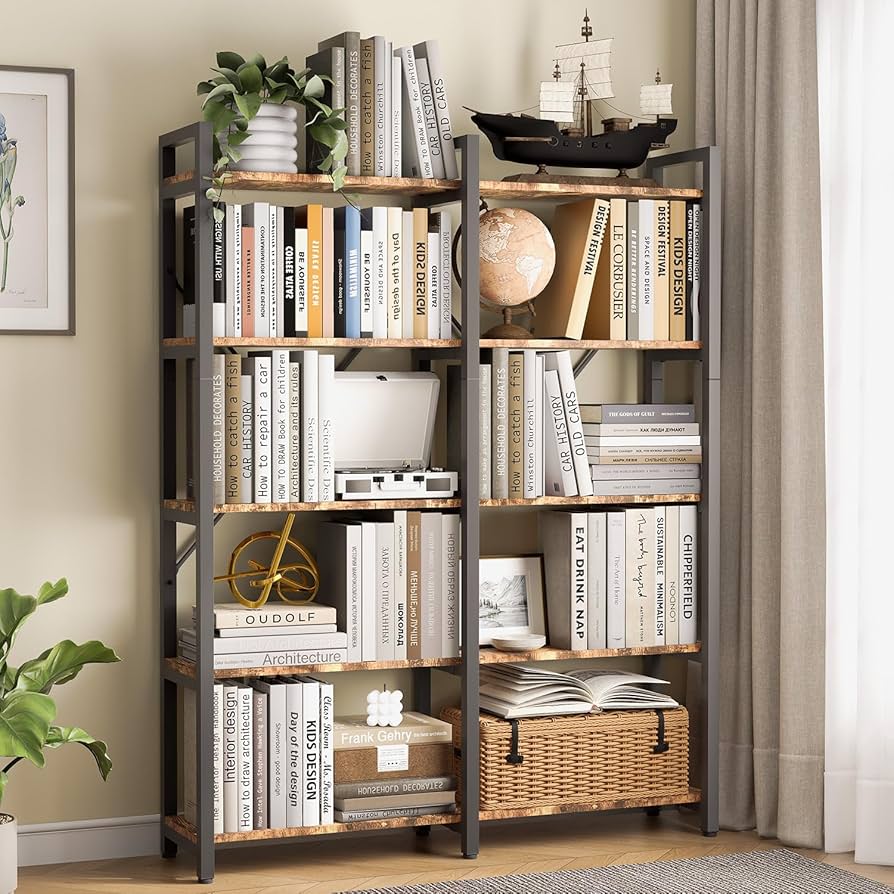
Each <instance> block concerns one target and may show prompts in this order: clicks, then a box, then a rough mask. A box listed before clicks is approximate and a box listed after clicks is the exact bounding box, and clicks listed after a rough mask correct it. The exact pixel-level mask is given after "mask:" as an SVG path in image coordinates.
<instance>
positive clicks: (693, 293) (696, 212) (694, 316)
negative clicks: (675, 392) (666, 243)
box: [687, 202, 702, 341]
mask: <svg viewBox="0 0 894 894" xmlns="http://www.w3.org/2000/svg"><path fill="white" fill-rule="evenodd" d="M701 228H702V208H701V205H700V204H699V203H698V202H693V203H692V271H691V272H692V289H691V290H690V292H689V299H688V301H687V309H688V312H689V318H690V319H691V321H692V323H691V327H690V329H691V334H690V332H689V330H687V334H688V335H689V337H690V338H692V339H693V340H694V341H698V340H699V339H700V338H701V337H702V334H701V315H700V312H699V293H700V291H701Z"/></svg>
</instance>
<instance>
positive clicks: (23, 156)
mask: <svg viewBox="0 0 894 894" xmlns="http://www.w3.org/2000/svg"><path fill="white" fill-rule="evenodd" d="M74 288H75V284H74V72H73V71H72V70H71V69H66V68H16V67H10V66H5V65H0V335H11V334H16V335H25V334H34V335H74V331H75V316H74Z"/></svg>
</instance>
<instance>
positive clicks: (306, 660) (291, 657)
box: [180, 646, 348, 673]
mask: <svg viewBox="0 0 894 894" xmlns="http://www.w3.org/2000/svg"><path fill="white" fill-rule="evenodd" d="M180 648H181V651H182V653H183V656H184V658H188V660H190V661H195V659H196V653H195V651H194V650H190V648H189V647H187V646H181V647H180ZM347 660H348V650H347V649H342V648H339V649H298V650H289V651H287V652H265V651H260V650H259V651H257V652H234V653H232V654H230V653H225V654H216V655H215V656H214V669H215V670H244V669H246V668H250V667H263V668H267V669H269V670H278V671H279V672H280V673H282V671H283V669H285V668H290V667H306V666H307V665H310V664H340V663H342V662H344V661H347Z"/></svg>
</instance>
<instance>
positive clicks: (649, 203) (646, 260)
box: [637, 199, 655, 341]
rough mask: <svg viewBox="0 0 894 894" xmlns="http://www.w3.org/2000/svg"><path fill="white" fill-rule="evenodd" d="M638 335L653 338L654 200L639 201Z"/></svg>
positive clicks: (644, 339) (642, 337)
mask: <svg viewBox="0 0 894 894" xmlns="http://www.w3.org/2000/svg"><path fill="white" fill-rule="evenodd" d="M638 235H639V261H638V264H637V266H638V273H637V275H638V279H639V311H638V312H639V320H638V322H639V334H638V336H637V337H638V338H639V339H641V340H643V341H650V340H652V339H654V338H655V308H654V305H653V295H652V290H653V286H654V284H653V278H654V276H655V271H654V269H653V265H654V263H655V258H654V249H655V200H654V199H640V200H639V233H638Z"/></svg>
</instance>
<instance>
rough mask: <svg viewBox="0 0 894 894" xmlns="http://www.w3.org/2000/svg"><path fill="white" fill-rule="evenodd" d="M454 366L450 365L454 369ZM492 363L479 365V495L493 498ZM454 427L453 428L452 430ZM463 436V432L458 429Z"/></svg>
mask: <svg viewBox="0 0 894 894" xmlns="http://www.w3.org/2000/svg"><path fill="white" fill-rule="evenodd" d="M452 368H454V367H448V370H449V369H452ZM490 399H491V365H490V364H489V363H482V364H481V365H480V366H479V367H478V459H479V466H478V472H479V474H478V496H479V498H480V499H482V500H489V499H490V498H491V429H490V426H491V400H490ZM458 409H459V408H458V407H457V410H458ZM452 430H453V429H452V428H451V431H452ZM457 435H460V436H461V432H460V431H457Z"/></svg>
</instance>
